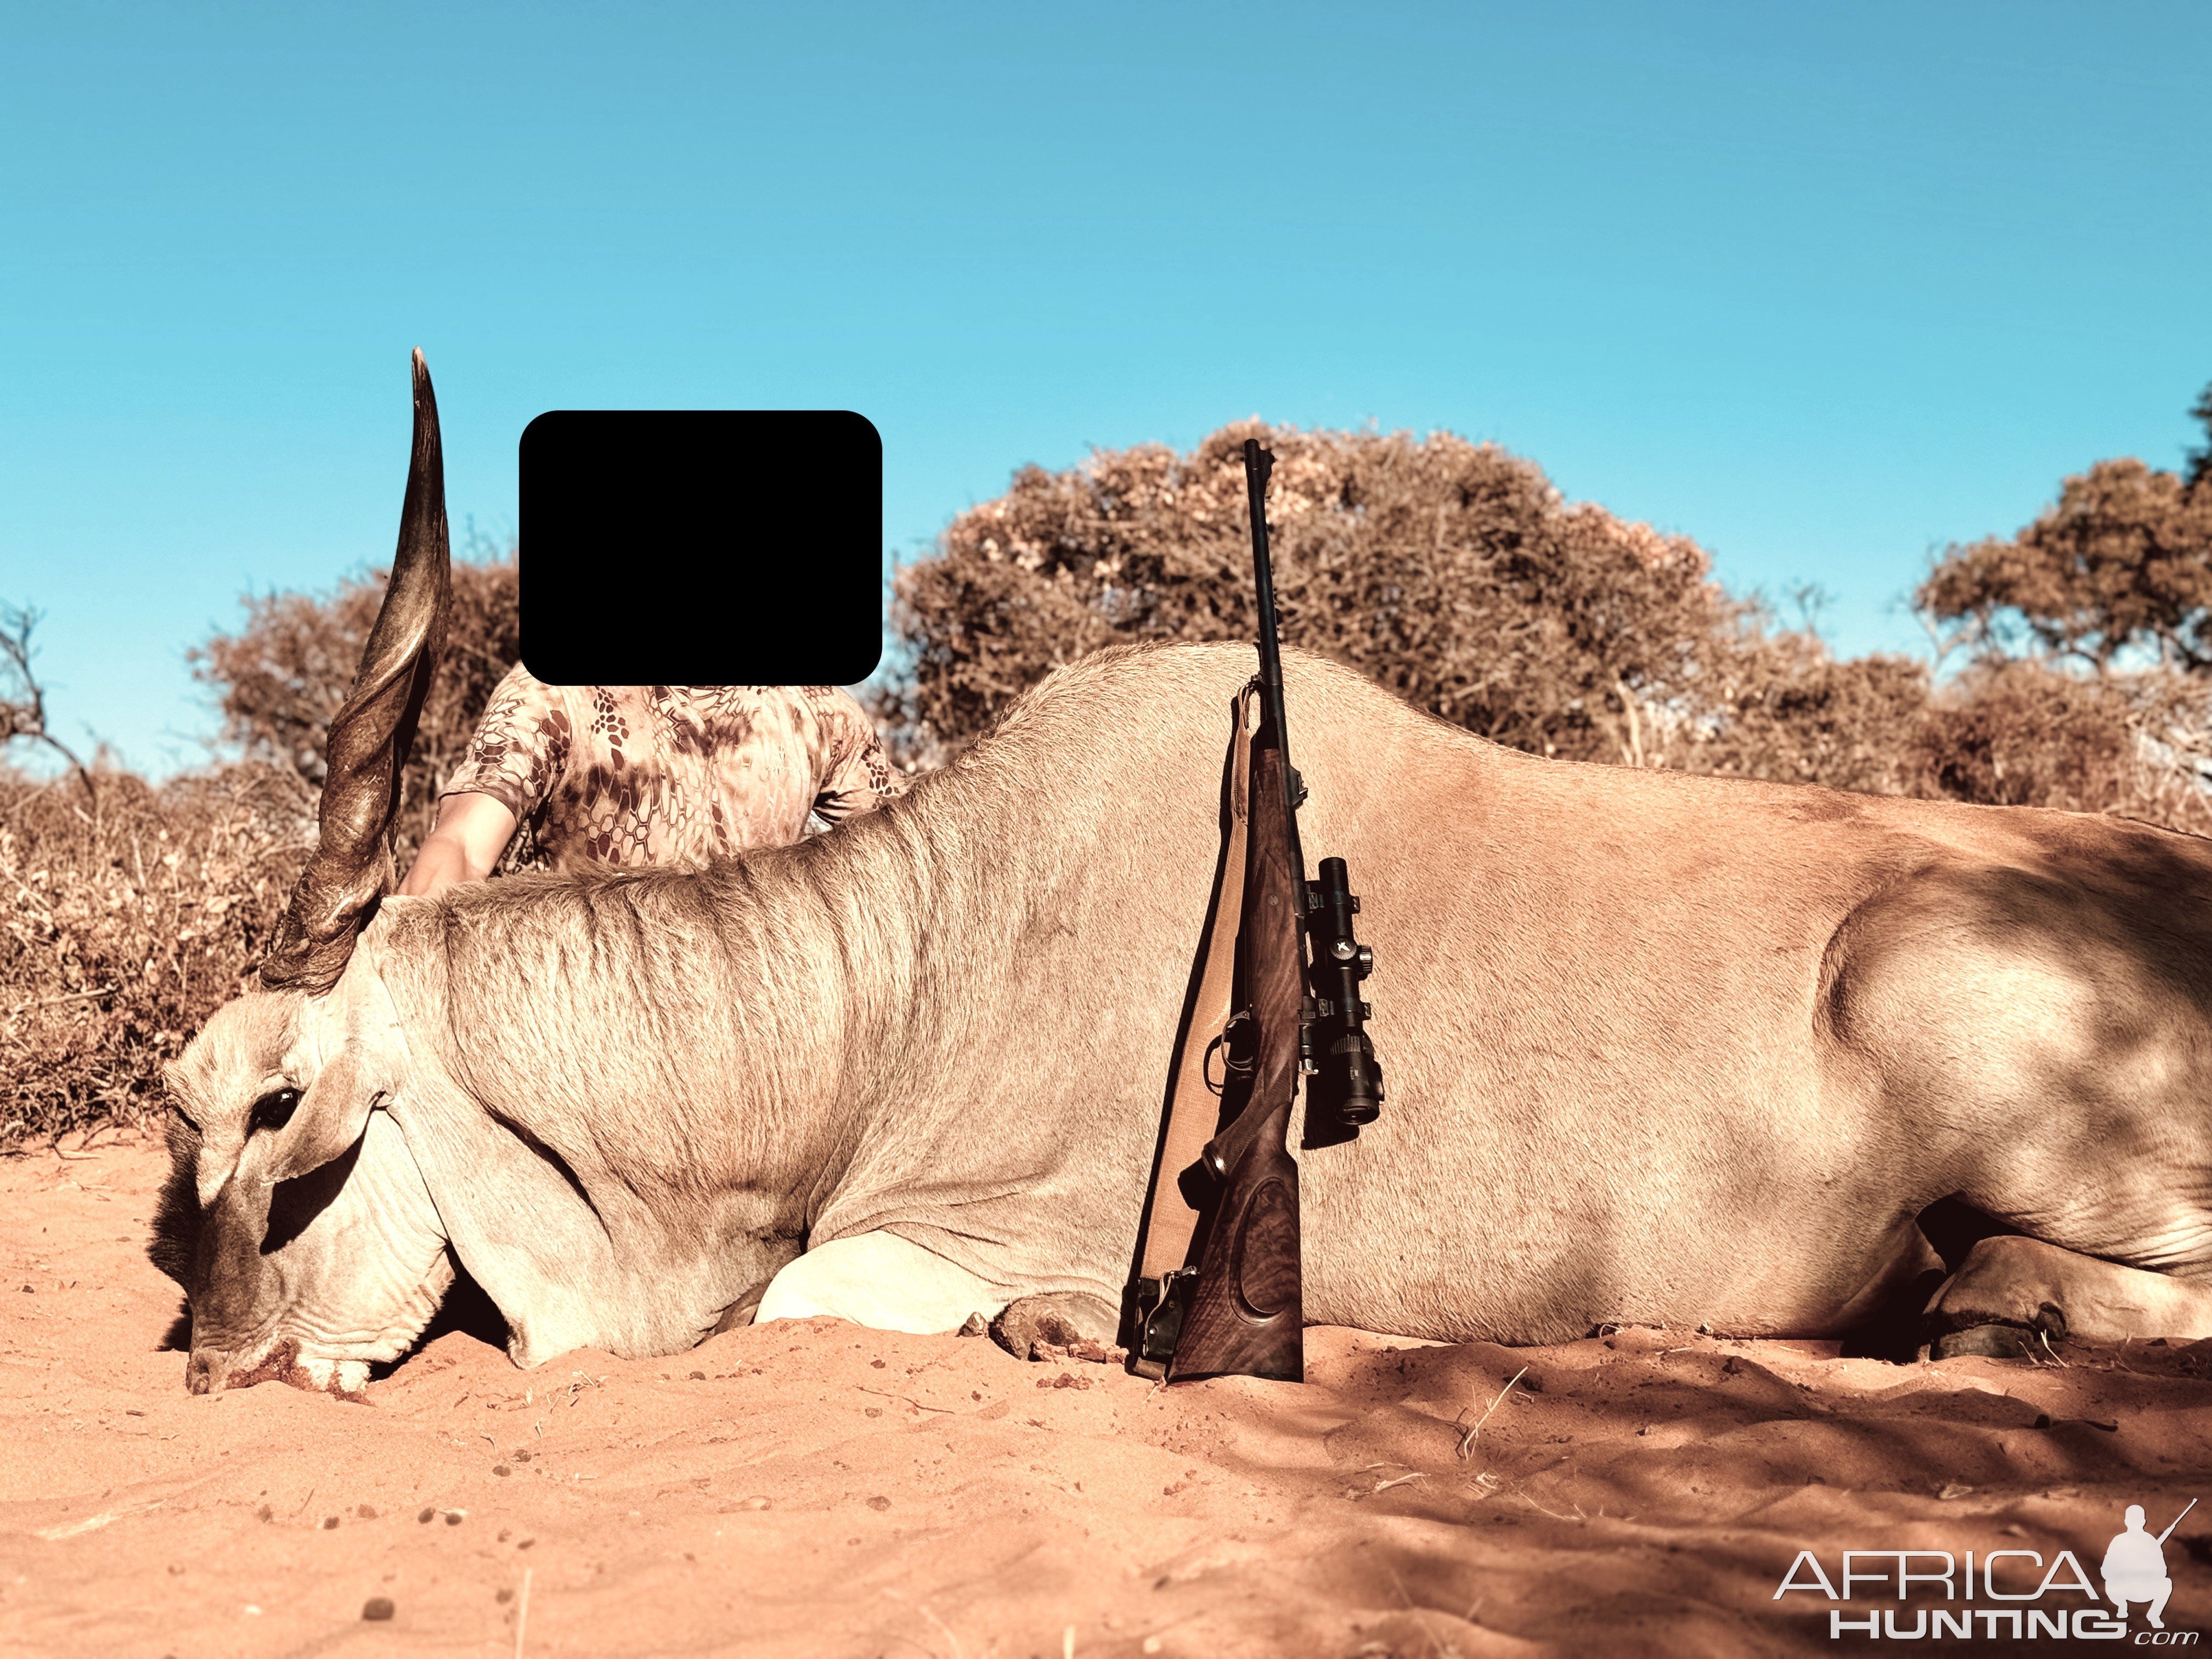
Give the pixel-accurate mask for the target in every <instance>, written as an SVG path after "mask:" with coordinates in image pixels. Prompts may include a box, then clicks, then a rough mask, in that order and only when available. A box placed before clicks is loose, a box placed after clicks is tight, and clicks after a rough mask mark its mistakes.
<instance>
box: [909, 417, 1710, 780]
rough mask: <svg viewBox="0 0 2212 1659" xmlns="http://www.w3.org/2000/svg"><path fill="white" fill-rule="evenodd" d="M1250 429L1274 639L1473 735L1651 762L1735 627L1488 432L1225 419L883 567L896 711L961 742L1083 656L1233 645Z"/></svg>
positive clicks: (1249, 609)
mask: <svg viewBox="0 0 2212 1659" xmlns="http://www.w3.org/2000/svg"><path fill="white" fill-rule="evenodd" d="M1248 437H1257V438H1259V439H1260V440H1261V441H1263V442H1265V443H1266V444H1267V446H1268V447H1269V448H1271V449H1272V450H1273V452H1274V453H1275V455H1276V466H1275V471H1274V477H1273V484H1272V487H1271V489H1270V493H1269V497H1268V501H1269V508H1268V510H1269V516H1270V520H1271V523H1272V525H1273V551H1274V556H1275V572H1276V585H1277V592H1278V599H1279V609H1280V613H1281V620H1282V632H1283V637H1284V638H1285V641H1288V642H1289V643H1291V644H1292V645H1297V646H1303V647H1306V648H1307V649H1309V650H1312V651H1316V652H1318V653H1322V655H1325V656H1329V657H1333V658H1334V659H1337V660H1338V661H1340V662H1343V663H1346V664H1347V665H1350V666H1352V667H1353V668H1356V669H1358V670H1359V671H1361V672H1363V673H1364V674H1366V675H1367V676H1368V677H1369V678H1372V679H1374V680H1376V682H1377V683H1379V684H1383V685H1386V686H1389V688H1391V689H1392V690H1395V691H1398V692H1400V693H1401V695H1403V696H1407V697H1408V698H1409V699H1411V700H1412V701H1413V702H1416V703H1419V705H1421V706H1422V707H1424V708H1429V709H1431V710H1433V711H1434V712H1436V713H1437V714H1440V715H1442V716H1443V718H1444V719H1446V720H1451V721H1453V722H1455V723H1456V724H1458V725H1461V726H1466V727H1468V729H1469V730H1471V731H1475V732H1480V733H1482V734H1483V735H1484V736H1486V737H1490V738H1497V739H1498V740H1499V741H1500V742H1504V743H1508V744H1513V745H1515V746H1516V747H1519V748H1522V749H1527V750H1533V751H1534V752H1535V753H1538V754H1547V755H1563V756H1570V757H1577V758H1605V759H1613V760H1632V761H1634V760H1641V759H1646V758H1650V756H1651V754H1652V752H1653V750H1654V748H1655V746H1656V744H1660V743H1661V742H1662V741H1663V740H1664V735H1665V733H1666V732H1667V731H1668V730H1670V729H1671V728H1672V726H1674V725H1675V724H1677V723H1679V720H1680V716H1681V714H1682V710H1681V709H1680V707H1679V705H1680V703H1681V702H1682V700H1683V698H1684V697H1685V696H1687V695H1688V694H1689V692H1690V689H1691V688H1692V687H1693V686H1694V685H1696V684H1699V681H1700V680H1701V678H1703V677H1705V675H1706V674H1707V673H1708V672H1709V671H1710V667H1711V663H1712V662H1713V661H1714V659H1717V658H1722V657H1727V656H1729V655H1730V654H1731V653H1733V652H1734V651H1735V649H1736V645H1737V637H1738V635H1739V634H1740V633H1741V630H1742V629H1743V627H1744V626H1745V624H1746V623H1747V620H1748V619H1749V617H1750V611H1749V608H1748V607H1747V606H1745V605H1741V603H1739V602H1738V601H1736V600H1735V599H1731V598H1730V597H1729V595H1728V594H1726V593H1725V592H1723V590H1722V589H1721V588H1720V587H1719V586H1718V585H1717V584H1716V583H1714V582H1713V581H1711V580H1710V578H1709V574H1708V573H1709V562H1708V560H1707V559H1706V556H1705V553H1704V551H1703V550H1701V549H1699V547H1698V546H1697V545H1696V544H1694V543H1693V542H1692V541H1690V540H1689V539H1688V538H1686V537H1680V536H1667V535H1662V534H1660V533H1659V532H1656V531H1654V530H1652V529H1651V528H1650V527H1649V526H1644V525H1637V524H1628V523H1624V522H1623V521H1622V520H1619V519H1616V518H1615V517H1613V515H1612V514H1611V513H1607V512H1606V511H1605V510H1604V509H1602V508H1601V507H1594V506H1589V505H1578V506H1570V505H1568V504H1566V503H1565V502H1564V501H1562V500H1561V498H1560V495H1559V491H1558V490H1557V489H1553V487H1552V485H1551V483H1549V481H1548V480H1547V478H1546V477H1544V474H1543V473H1542V471H1541V470H1540V469H1538V468H1537V467H1536V466H1535V465H1534V464H1533V463H1530V462H1528V461H1525V460H1522V459H1517V458H1516V457H1514V456H1511V455H1509V454H1507V453H1505V452H1504V450H1502V449H1500V448H1498V447H1497V446H1496V445H1494V444H1476V443H1470V442H1468V441H1467V440H1465V439H1463V438H1459V437H1455V436H1454V435H1450V434H1449V433H1436V434H1432V435H1430V436H1429V437H1427V438H1425V439H1417V438H1414V437H1413V436H1412V435H1408V434H1405V433H1392V434H1380V433H1371V432H1369V433H1347V432H1328V431H1312V432H1302V431H1297V430H1295V429H1291V428H1269V427H1267V426H1264V425H1261V424H1259V423H1256V422H1239V423H1237V424H1235V425H1231V426H1228V427H1225V428H1222V429H1221V430H1219V431H1218V432H1216V433H1214V434H1212V435H1211V436H1209V437H1207V438H1206V439H1205V440H1204V441H1202V442H1200V444H1199V445H1198V447H1196V448H1195V449H1194V451H1192V452H1191V453H1189V454H1188V455H1177V454H1176V453H1175V452H1174V451H1172V450H1170V449H1169V448H1167V447H1165V446H1164V445H1158V444H1140V445H1138V446H1136V447H1133V448H1130V449H1126V450H1114V451H1101V452H1098V453H1095V454H1093V455H1092V456H1091V459H1090V460H1089V461H1088V462H1086V463H1085V464H1083V465H1079V466H1076V467H1073V468H1070V469H1068V470H1067V471H1062V472H1056V473H1055V472H1047V471H1044V470H1043V469H1042V468H1040V467H1035V466H1030V467H1024V469H1022V470H1021V471H1018V472H1017V473H1016V474H1015V475H1014V478H1013V482H1012V488H1011V489H1009V490H1008V491H1007V493H1006V495H1003V496H1001V497H1000V498H999V499H998V500H996V501H988V502H986V503H984V504H983V505H982V506H980V507H974V508H971V509H970V510H969V511H968V512H966V513H963V514H961V515H960V516H959V517H958V518H957V519H956V520H953V522H952V524H951V526H950V528H948V529H947V530H946V532H945V536H944V538H943V539H942V542H941V544H940V549H939V555H938V556H936V557H934V558H932V559H928V560H926V561H924V562H921V563H919V564H915V565H913V566H910V567H908V568H907V569H906V570H904V571H902V573H901V574H900V576H899V579H898V583H897V590H896V604H895V606H894V615H895V617H896V623H897V626H898V628H899V630H900V632H901V633H902V635H904V636H905V639H906V641H907V644H908V647H909V649H910V651H911V653H912V654H911V659H910V666H909V668H908V675H907V678H906V680H905V682H904V683H903V684H902V685H901V686H900V687H899V688H898V692H899V708H900V709H901V712H902V714H904V715H905V717H906V718H907V719H908V720H913V721H917V722H920V723H921V724H923V725H925V726H927V728H928V729H929V730H930V731H931V732H933V734H934V735H935V736H936V737H938V738H939V739H941V740H942V741H944V742H945V743H946V744H950V745H952V746H955V747H957V746H959V745H962V744H965V743H967V742H969V741H972V740H973V738H975V736H976V735H978V734H979V733H980V732H981V731H982V730H984V729H985V728H986V727H987V726H988V725H989V724H990V722H991V721H992V720H994V718H995V717H996V716H997V714H999V713H1000V710H1001V709H1003V708H1005V707H1006V703H1007V702H1010V701H1011V700H1012V698H1013V697H1014V696H1016V695H1017V694H1018V692H1020V691H1021V690H1024V688H1025V687H1027V686H1028V685H1030V684H1032V683H1034V682H1035V681H1036V679H1037V678H1040V677H1041V676H1042V674H1043V673H1044V672H1045V671H1048V669H1050V668H1051V667H1053V666H1054V665H1057V664H1060V663H1064V662H1070V661H1073V660H1074V659H1076V658H1078V657H1080V656H1082V655H1084V654H1085V653H1088V652H1090V651H1093V650H1096V649H1097V648H1098V647H1101V646H1104V645H1108V644H1113V643H1117V642H1129V641H1147V640H1170V639H1185V640H1206V639H1249V638H1250V637H1252V635H1253V631H1254V629H1255V616H1254V599H1253V596H1252V584H1251V574H1250V572H1251V563H1250V560H1251V554H1250V544H1249V530H1248V529H1247V526H1246V523H1245V517H1246V507H1245V483H1244V471H1243V461H1242V458H1241V453H1240V452H1241V449H1242V446H1243V441H1244V440H1245V439H1246V438H1248Z"/></svg>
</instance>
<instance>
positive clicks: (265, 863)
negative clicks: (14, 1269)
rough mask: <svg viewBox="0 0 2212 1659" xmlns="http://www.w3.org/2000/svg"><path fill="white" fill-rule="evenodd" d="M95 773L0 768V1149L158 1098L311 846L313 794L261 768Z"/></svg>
mask: <svg viewBox="0 0 2212 1659" xmlns="http://www.w3.org/2000/svg"><path fill="white" fill-rule="evenodd" d="M97 781H98V785H99V789H98V799H97V801H96V802H95V801H94V800H92V799H88V795H87V793H86V792H85V791H83V790H82V789H81V788H79V787H78V786H77V781H76V779H74V778H63V779H60V780H57V781H52V782H46V783H40V782H35V781H31V780H29V779H27V778H25V777H23V776H22V775H19V774H15V773H9V772H5V771H0V1151H8V1150H15V1149H20V1148H21V1147H22V1146H26V1145H31V1144H36V1143H39V1142H45V1141H51V1140H52V1139H54V1138H55V1137H57V1136H58V1135H61V1134H63V1133H66V1132H67V1131H69V1130H71V1129H78V1128H84V1127H89V1126H91V1125H93V1124H95V1123H100V1122H106V1121H131V1120H134V1119H137V1118H140V1117H143V1115H146V1114H148V1113H149V1112H151V1111H155V1110H158V1109H160V1107H161V1100H162V1095H161V1066H162V1065H163V1063H164V1062H166V1061H167V1060H173V1059H174V1058H175V1057H176V1055H177V1054H179V1052H180V1051H181V1050H182V1048H183V1047H184V1044H185V1041H186V1039H187V1038H189V1037H190V1036H191V1034H192V1032H193V1031H195V1030H197V1029H198V1026H199V1024H200V1023H201V1021H203V1020H204V1019H205V1018H207V1016H208V1014H209V1013H210V1012H211V1011H212V1010H213V1009H215V1008H216V1007H217V1006H220V1005H221V1004H222V1003H223V1002H224V1001H226V1000H228V999H229V998H231V997H233V996H234V995H236V994H238V992H239V991H240V990H241V989H244V988H246V984H247V976H248V975H250V973H251V971H252V968H253V966H254V964H255V963H257V962H258V959H259V957H260V953H261V951H263V949H264V948H265V945H266V941H267V939H268V938H269V935H270V932H271V931H272V929H273V928H274V927H275V925H276V919H277V917H278V915H280V914H281V913H282V911H283V904H284V900H285V896H286V895H287V893H288V892H289V890H290V887H291V884H292V880H293V878H294V877H295V875H296V874H297V873H298V871H299V868H300V866H301V863H302V861H303V860H305V858H306V855H307V851H308V849H309V848H310V847H311V846H312V845H313V836H314V828H313V806H314V798H313V793H312V792H311V791H310V790H309V789H307V787H305V786H304V785H302V784H301V782H300V781H299V780H298V779H297V777H296V776H294V775H291V774H289V772H287V771H283V770H280V769H276V768H274V767H269V766H258V765H247V766H234V767H228V768H224V769H221V770H218V771H216V772H213V773H210V774H207V775H201V776H197V777H191V778H184V779H179V780H178V781H174V782H173V783H170V784H167V785H166V786H163V787H160V788H155V787H149V785H148V784H147V783H146V782H145V781H144V780H143V779H141V778H138V777H136V776H134V775H131V774H129V773H124V772H114V771H108V772H102V773H100V774H98V775H97Z"/></svg>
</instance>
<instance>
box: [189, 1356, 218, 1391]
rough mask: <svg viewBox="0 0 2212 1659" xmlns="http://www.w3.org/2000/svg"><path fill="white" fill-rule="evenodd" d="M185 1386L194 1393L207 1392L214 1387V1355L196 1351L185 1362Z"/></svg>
mask: <svg viewBox="0 0 2212 1659" xmlns="http://www.w3.org/2000/svg"><path fill="white" fill-rule="evenodd" d="M185 1388H187V1389H191V1392H192V1393H194V1394H209V1393H211V1392H213V1390H214V1389H215V1356H214V1355H212V1354H209V1353H196V1354H194V1355H193V1356H192V1357H191V1358H190V1359H187V1360H186V1361H185Z"/></svg>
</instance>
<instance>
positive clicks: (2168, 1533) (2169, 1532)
mask: <svg viewBox="0 0 2212 1659" xmlns="http://www.w3.org/2000/svg"><path fill="white" fill-rule="evenodd" d="M2196 1507H2197V1500H2196V1499H2195V1498H2191V1499H2190V1500H2189V1508H2188V1509H2185V1510H2182V1512H2181V1513H2180V1514H2179V1515H2177V1516H2174V1517H2173V1527H2178V1526H2179V1525H2180V1524H2181V1523H2182V1522H2184V1521H2186V1520H2187V1519H2188V1518H2189V1510H2193V1509H2195V1508H2196ZM2173 1527H2168V1528H2166V1530H2165V1531H2164V1532H2162V1533H2160V1534H2159V1535H2158V1541H2159V1542H2160V1544H2163V1543H2165V1542H2166V1540H2167V1539H2169V1538H2171V1537H2172V1536H2173Z"/></svg>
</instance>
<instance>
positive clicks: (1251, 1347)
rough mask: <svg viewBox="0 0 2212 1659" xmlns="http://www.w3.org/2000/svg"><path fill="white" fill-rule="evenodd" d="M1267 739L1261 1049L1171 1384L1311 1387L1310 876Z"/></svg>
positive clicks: (1253, 898) (1214, 1164)
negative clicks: (1298, 1104)
mask: <svg viewBox="0 0 2212 1659" xmlns="http://www.w3.org/2000/svg"><path fill="white" fill-rule="evenodd" d="M1268 737H1269V733H1268V732H1267V731H1266V730H1264V729H1263V730H1262V732H1261V739H1260V741H1259V742H1258V743H1257V744H1255V747H1254V749H1253V753H1252V794H1251V802H1252V805H1251V828H1250V829H1249V836H1250V840H1249V843H1248V848H1247V862H1246V865H1245V872H1244V925H1243V933H1242V936H1241V937H1240V939H1239V940H1238V949H1239V952H1240V957H1241V962H1240V966H1241V967H1242V969H1243V980H1244V985H1245V991H1246V996H1247V999H1248V1002H1247V1006H1248V1008H1249V1011H1250V1014H1251V1018H1252V1019H1253V1022H1254V1024H1255V1026H1256V1027H1257V1036H1258V1044H1257V1048H1256V1054H1255V1065H1254V1068H1253V1073H1252V1077H1251V1085H1250V1092H1249V1095H1248V1096H1247V1097H1246V1098H1245V1100H1244V1103H1243V1110H1242V1111H1241V1112H1239V1113H1238V1114H1237V1115H1236V1117H1235V1118H1234V1119H1233V1120H1232V1121H1231V1123H1230V1124H1229V1126H1228V1127H1226V1128H1225V1129H1224V1130H1223V1131H1222V1132H1221V1133H1219V1134H1218V1135H1216V1136H1215V1137H1214V1138H1213V1139H1212V1140H1210V1141H1208V1142H1207V1143H1206V1150H1205V1151H1204V1152H1202V1153H1200V1163H1201V1164H1203V1165H1204V1166H1205V1167H1206V1170H1208V1172H1210V1173H1211V1174H1212V1176H1213V1177H1214V1181H1215V1183H1216V1186H1215V1199H1214V1202H1213V1204H1212V1214H1211V1217H1210V1218H1209V1221H1208V1222H1207V1224H1206V1248H1205V1253H1204V1254H1203V1255H1201V1256H1200V1261H1199V1267H1198V1273H1197V1277H1196V1279H1194V1282H1193V1283H1192V1285H1191V1287H1190V1289H1189V1291H1188V1293H1187V1294H1188V1298H1189V1300H1188V1304H1187V1305H1186V1307H1185V1309H1184V1310H1183V1317H1182V1334H1181V1335H1180V1336H1179V1337H1178V1338H1177V1339H1176V1348H1175V1356H1174V1358H1172V1359H1171V1360H1170V1362H1169V1364H1168V1367H1167V1378H1168V1381H1169V1382H1170V1383H1181V1382H1184V1381H1188V1380H1189V1379H1192V1378H1196V1377H1203V1376H1264V1377H1273V1378H1277V1379H1279V1380H1281V1381H1285V1382H1290V1383H1303V1382H1304V1380H1305V1374H1306V1373H1305V1305H1304V1299H1303V1297H1302V1295H1301V1288H1302V1287H1301V1274H1300V1267H1299V1249H1298V1166H1297V1159H1295V1158H1292V1157H1291V1150H1290V1127H1291V1100H1292V1097H1294V1096H1295V1095H1296V1093H1297V1079H1298V1030H1299V1024H1300V1021H1301V1018H1302V1013H1303V1009H1304V997H1305V987H1304V950H1303V946H1302V943H1301V939H1300V935H1299V932H1298V929H1299V924H1300V918H1299V916H1298V915H1297V911H1296V910H1295V909H1294V908H1293V905H1294V904H1295V903H1296V902H1297V900H1298V899H1300V898H1302V897H1303V896H1304V890H1305V881H1304V872H1302V871H1300V870H1299V869H1298V867H1297V865H1296V864H1295V863H1294V862H1293V861H1292V860H1294V858H1295V857H1296V853H1295V848H1294V840H1293V838H1294V835H1295V830H1294V828H1293V825H1292V823H1291V795H1290V781H1289V777H1288V763H1287V762H1286V760H1285V757H1284V754H1283V749H1282V745H1281V744H1280V743H1279V741H1277V742H1273V743H1270V742H1268V741H1267V738H1268Z"/></svg>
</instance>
